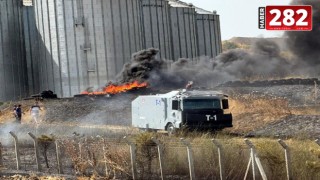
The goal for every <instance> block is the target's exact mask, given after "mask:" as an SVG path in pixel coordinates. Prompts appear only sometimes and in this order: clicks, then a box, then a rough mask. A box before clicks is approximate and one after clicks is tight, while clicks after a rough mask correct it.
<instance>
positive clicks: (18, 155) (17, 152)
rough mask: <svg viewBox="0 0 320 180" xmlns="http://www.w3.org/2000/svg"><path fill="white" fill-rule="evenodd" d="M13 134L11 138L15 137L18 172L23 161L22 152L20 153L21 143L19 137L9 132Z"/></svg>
mask: <svg viewBox="0 0 320 180" xmlns="http://www.w3.org/2000/svg"><path fill="white" fill-rule="evenodd" d="M9 133H10V134H11V136H12V137H13V140H14V150H15V151H14V152H15V154H16V163H17V170H20V169H21V160H20V153H19V152H20V151H19V141H18V137H17V136H16V135H15V134H14V133H13V132H12V131H10V132H9Z"/></svg>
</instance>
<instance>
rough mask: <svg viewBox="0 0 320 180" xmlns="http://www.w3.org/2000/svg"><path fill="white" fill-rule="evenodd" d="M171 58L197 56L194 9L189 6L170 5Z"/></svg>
mask: <svg viewBox="0 0 320 180" xmlns="http://www.w3.org/2000/svg"><path fill="white" fill-rule="evenodd" d="M170 21H171V33H172V49H173V50H172V52H173V57H174V58H173V59H174V60H177V59H179V58H195V57H198V49H197V37H196V34H197V32H196V11H195V9H194V8H189V7H171V8H170Z"/></svg>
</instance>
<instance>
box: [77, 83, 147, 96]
mask: <svg viewBox="0 0 320 180" xmlns="http://www.w3.org/2000/svg"><path fill="white" fill-rule="evenodd" d="M147 86H148V83H146V82H143V83H140V82H138V81H134V82H131V83H125V84H121V85H116V84H110V85H108V86H106V87H104V88H103V90H101V91H93V92H89V91H83V92H82V93H81V94H82V95H104V94H118V93H123V92H127V91H130V90H132V89H138V88H144V87H147Z"/></svg>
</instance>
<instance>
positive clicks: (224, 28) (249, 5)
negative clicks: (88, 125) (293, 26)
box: [183, 0, 291, 40]
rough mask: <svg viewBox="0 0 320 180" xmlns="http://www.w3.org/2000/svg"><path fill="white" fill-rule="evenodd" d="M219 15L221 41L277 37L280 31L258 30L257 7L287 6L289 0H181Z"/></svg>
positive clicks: (280, 33) (280, 34)
mask: <svg viewBox="0 0 320 180" xmlns="http://www.w3.org/2000/svg"><path fill="white" fill-rule="evenodd" d="M183 1H184V2H187V3H192V4H194V5H195V6H198V7H200V8H203V9H205V10H209V11H213V10H216V11H217V12H218V14H219V15H220V25H221V36H222V40H227V39H230V38H232V37H235V36H237V37H239V36H241V37H279V36H282V34H283V32H282V31H266V30H261V29H258V7H261V6H266V5H288V4H289V3H290V2H291V0H183Z"/></svg>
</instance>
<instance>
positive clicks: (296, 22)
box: [265, 6, 312, 31]
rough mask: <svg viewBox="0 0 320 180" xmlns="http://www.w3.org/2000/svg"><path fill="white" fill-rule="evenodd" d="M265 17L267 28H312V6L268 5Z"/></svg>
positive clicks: (286, 29)
mask: <svg viewBox="0 0 320 180" xmlns="http://www.w3.org/2000/svg"><path fill="white" fill-rule="evenodd" d="M265 18H266V29H267V30H283V31H311V30H312V6H267V7H266V17H265Z"/></svg>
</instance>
